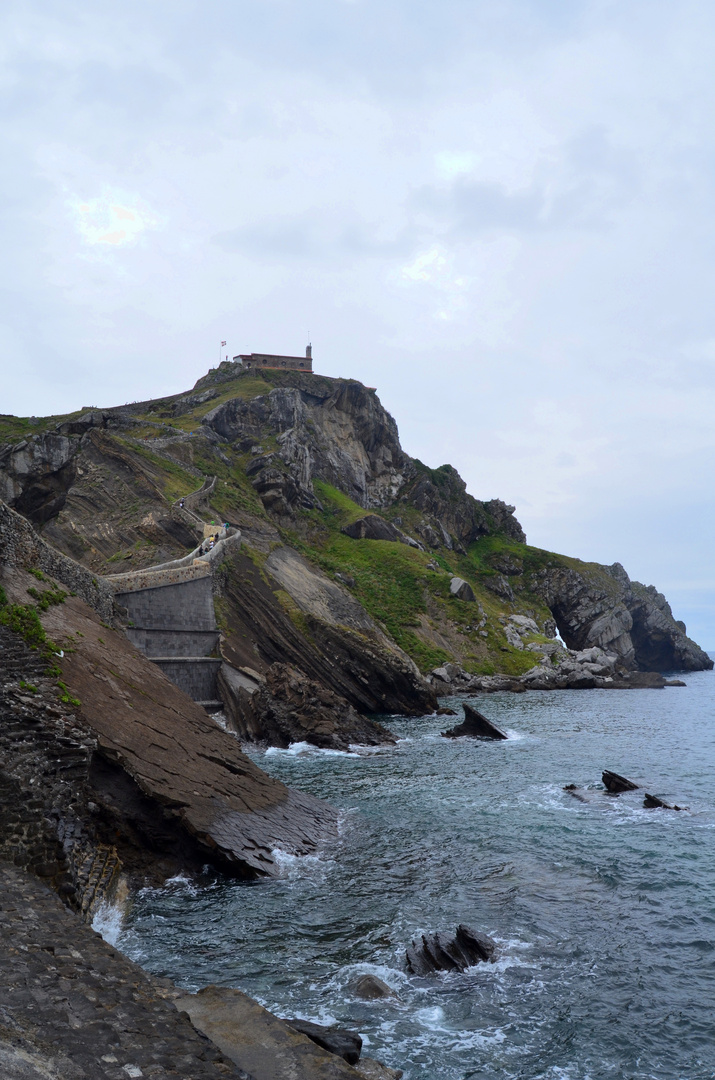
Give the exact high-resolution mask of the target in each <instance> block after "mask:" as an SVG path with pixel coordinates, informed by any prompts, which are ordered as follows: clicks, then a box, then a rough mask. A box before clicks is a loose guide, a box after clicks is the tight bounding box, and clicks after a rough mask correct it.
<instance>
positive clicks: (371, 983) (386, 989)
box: [353, 975, 395, 1001]
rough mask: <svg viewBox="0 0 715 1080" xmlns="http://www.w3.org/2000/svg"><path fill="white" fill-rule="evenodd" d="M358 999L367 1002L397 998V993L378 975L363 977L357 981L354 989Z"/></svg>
mask: <svg viewBox="0 0 715 1080" xmlns="http://www.w3.org/2000/svg"><path fill="white" fill-rule="evenodd" d="M353 989H354V990H355V993H356V994H357V996H358V997H361V998H364V999H365V1001H375V1000H376V999H377V998H386V997H395V991H394V990H393V989H392V987H391V986H388V985H387V983H386V982H383V980H382V979H379V978H378V977H377V975H361V976H360V978H359V979H356V981H355V985H354V988H353Z"/></svg>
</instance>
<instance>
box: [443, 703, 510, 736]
mask: <svg viewBox="0 0 715 1080" xmlns="http://www.w3.org/2000/svg"><path fill="white" fill-rule="evenodd" d="M442 735H443V737H444V738H445V739H459V738H460V737H461V736H463V735H468V736H470V737H471V738H473V739H507V738H508V735H506V734H505V732H503V731H502V730H501V728H498V727H497V726H496V724H493V723H492V722H491V720H488V719H487V718H486V716H483V715H482V713H480V712H477V710H476V709H473V708H472V707H471V705H465V706H464V721H463V723H461V724H457V725H456V727H453V728H450V729H449V731H443V732H442Z"/></svg>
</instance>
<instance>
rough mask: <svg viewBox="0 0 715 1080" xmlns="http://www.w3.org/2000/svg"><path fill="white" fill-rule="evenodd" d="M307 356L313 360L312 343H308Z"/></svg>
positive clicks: (307, 358)
mask: <svg viewBox="0 0 715 1080" xmlns="http://www.w3.org/2000/svg"><path fill="white" fill-rule="evenodd" d="M305 358H306V360H312V359H313V346H312V345H306V347H305Z"/></svg>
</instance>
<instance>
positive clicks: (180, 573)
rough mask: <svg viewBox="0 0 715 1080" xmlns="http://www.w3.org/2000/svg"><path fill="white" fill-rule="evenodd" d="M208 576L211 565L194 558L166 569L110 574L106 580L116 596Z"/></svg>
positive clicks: (152, 567)
mask: <svg viewBox="0 0 715 1080" xmlns="http://www.w3.org/2000/svg"><path fill="white" fill-rule="evenodd" d="M210 576H211V567H210V566H209V565H208V563H205V562H203V561H200V560H198V559H195V560H193V561H192V562H191V563H187V564H186V565H184V566H174V567H172V568H171V569H167V570H165V569H161V568H158V567H154V566H150V567H147V569H146V570H134V571H132V572H131V573H129V574H112V575H111V576H110V577H108V578H107V579H106V580H107V582H108V583H109V585H110V586H111V588H112V590H113V591H114V593H115V594H116V596H117V597H122V596H127V595H129V593H133V592H142V591H143V590H145V589H160V588H164V587H165V586H167V585H178V584H180V583H184V582H189V581H194V580H198V579H200V578H206V577H210ZM119 602H120V603H121V604H124V606H126V603H125V601H124V600H122V599H120V600H119Z"/></svg>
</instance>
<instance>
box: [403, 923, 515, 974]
mask: <svg viewBox="0 0 715 1080" xmlns="http://www.w3.org/2000/svg"><path fill="white" fill-rule="evenodd" d="M495 954H496V942H495V941H493V940H492V938H490V937H488V936H487V935H486V934H480V933H479V932H478V931H477V930H473V929H472V928H471V927H470V926H466V925H465V924H464V923H460V924H459V926H458V927H457V931H456V933H455V934H448V933H444V932H441V931H440V932H438V933H436V934H421V935H420V937H419V938H417V939H415V940H414V941H412V943H411V944H410V945H409V946H408V948H407V953H406V957H407V970H408V971H409V972H411V973H412V974H413V975H432V974H433V973H434V972H435V971H466V970H467V968H469V967H473V966H474V965H475V964H480V963H483V962H485V961H487V960H489V961H491V962H494V960H495Z"/></svg>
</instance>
